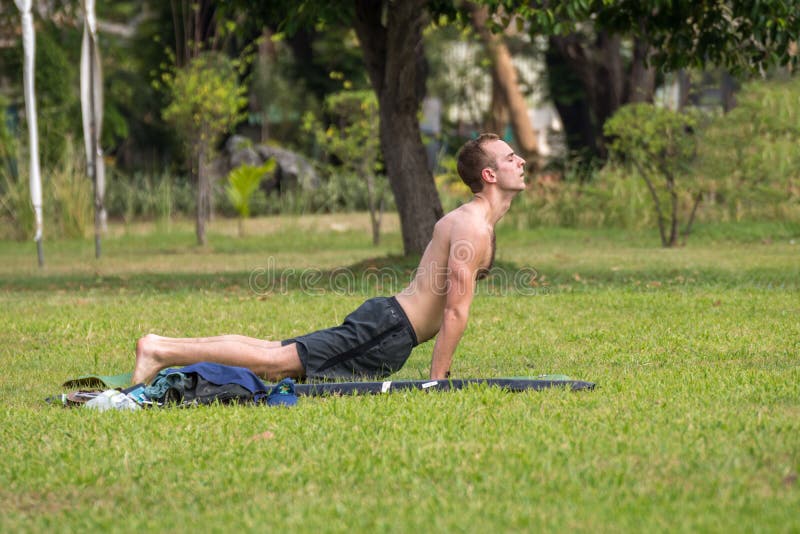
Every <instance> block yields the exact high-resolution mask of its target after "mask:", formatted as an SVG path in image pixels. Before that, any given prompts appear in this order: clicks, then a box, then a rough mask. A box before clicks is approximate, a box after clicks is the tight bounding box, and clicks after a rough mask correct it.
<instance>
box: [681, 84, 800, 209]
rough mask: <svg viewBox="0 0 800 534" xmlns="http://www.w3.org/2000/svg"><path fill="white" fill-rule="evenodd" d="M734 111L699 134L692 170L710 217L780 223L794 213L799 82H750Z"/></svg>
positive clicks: (798, 200)
mask: <svg viewBox="0 0 800 534" xmlns="http://www.w3.org/2000/svg"><path fill="white" fill-rule="evenodd" d="M737 100H738V103H737V107H736V108H734V109H733V110H732V111H731V112H729V113H727V114H725V115H719V116H716V117H713V118H712V119H711V120H709V121H708V123H707V124H706V125H705V126H704V127H703V128H702V129H701V130H700V133H699V142H698V157H697V161H696V163H695V165H694V166H693V171H694V173H695V176H696V179H697V180H698V181H700V182H701V183H702V184H704V187H705V190H706V192H707V193H706V194H707V195H708V196H709V200H711V201H712V202H711V203H710V204H717V205H718V206H719V207H721V208H722V210H721V211H720V212H719V213H717V214H716V216H718V217H720V218H723V219H729V220H736V221H738V220H742V219H745V218H750V219H754V218H758V219H765V218H766V219H775V218H777V219H782V218H786V217H797V213H798V212H800V151H799V150H797V140H798V139H800V78H798V77H795V78H793V79H789V80H788V81H770V82H754V83H750V84H748V85H746V86H745V87H744V89H743V90H742V91H741V92H740V93H739V94H738V96H737Z"/></svg>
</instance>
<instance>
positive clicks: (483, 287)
mask: <svg viewBox="0 0 800 534" xmlns="http://www.w3.org/2000/svg"><path fill="white" fill-rule="evenodd" d="M418 261H419V258H418V257H413V256H409V257H405V256H385V257H376V258H369V259H366V260H362V261H359V262H357V263H355V264H352V265H348V266H343V267H338V268H335V269H324V270H323V269H310V268H305V269H293V268H282V269H270V268H257V269H252V270H250V271H233V272H219V273H185V272H179V273H176V272H162V273H140V274H122V275H113V274H111V275H92V274H59V275H44V276H43V275H39V274H37V275H18V276H11V277H7V278H6V279H4V280H0V291H6V292H10V291H16V292H19V291H32V292H36V291H40V292H42V291H86V290H94V291H108V292H119V291H132V292H141V293H147V292H160V293H168V292H184V291H238V292H249V293H253V294H256V295H270V294H282V293H286V292H290V291H301V292H306V293H308V294H315V295H319V294H325V293H333V294H342V295H346V294H382V295H388V294H393V293H396V292H398V291H400V290H402V289H403V288H404V287H406V285H407V284H408V283H409V282H410V281H411V279H412V277H413V275H414V272H415V269H416V267H417V264H418ZM573 271H574V270H573V269H571V268H570V269H560V268H558V267H555V266H552V265H550V266H547V267H545V268H543V269H536V268H530V267H520V266H518V265H516V264H515V263H512V262H504V261H498V262H497V263H496V264H495V266H494V267H493V268H492V270H491V272H490V275H489V277H488V278H487V279H486V280H484V281H481V282H479V283H478V289H477V291H478V293H479V294H489V295H509V294H517V295H533V294H541V293H548V292H560V291H576V290H582V289H586V290H589V289H598V288H606V287H615V288H630V289H634V290H635V289H654V288H658V287H661V286H703V285H710V286H719V287H752V288H760V289H791V290H793V289H798V288H800V268H798V269H789V270H787V269H781V268H777V267H759V268H752V269H745V270H734V271H731V270H725V269H714V268H702V269H678V268H656V269H654V268H652V267H651V268H648V269H640V270H635V269H622V270H620V269H616V270H614V269H609V268H607V267H598V268H595V269H586V268H583V269H582V270H581V272H580V274H577V273H575V272H573Z"/></svg>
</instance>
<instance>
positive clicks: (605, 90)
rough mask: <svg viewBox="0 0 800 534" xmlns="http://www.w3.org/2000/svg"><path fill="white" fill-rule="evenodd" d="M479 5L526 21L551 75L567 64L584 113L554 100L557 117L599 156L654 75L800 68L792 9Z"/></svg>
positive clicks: (797, 23) (742, 0)
mask: <svg viewBox="0 0 800 534" xmlns="http://www.w3.org/2000/svg"><path fill="white" fill-rule="evenodd" d="M484 1H485V3H486V4H488V5H489V6H490V8H491V9H493V10H497V11H499V13H500V14H501V15H503V14H505V15H504V16H505V17H506V20H507V19H508V18H510V14H514V15H516V16H519V17H521V18H524V19H526V20H527V21H528V23H529V31H530V32H531V33H532V35H535V36H547V37H549V38H550V43H551V56H550V61H548V66H549V67H550V70H551V71H552V66H553V65H554V64H559V63H562V62H565V63H566V64H567V65H568V66H569V68H570V70H571V71H572V74H573V79H574V80H577V81H578V82H579V83H580V86H581V88H582V92H583V94H584V96H585V98H586V101H587V105H588V109H581V107H580V106H579V105H576V101H575V100H574V99H573V100H570V101H569V103H568V105H565V104H564V103H563V101H562V102H561V103H559V99H558V97H557V96H556V99H555V100H556V103H557V104H559V111H560V112H562V113H563V114H564V116H565V117H566V118H567V119H568V120H565V126H566V128H567V130H568V135H569V134H570V133H571V134H572V138H573V143H574V142H575V141H581V142H590V143H592V146H591V148H592V149H593V151H595V152H597V153H600V154H602V153H603V150H604V149H603V139H602V137H601V135H602V134H601V132H602V124H603V123H604V122H605V120H606V119H607V118H608V117H610V116H611V115H612V114H613V113H614V111H615V110H616V109H617V108H618V107H619V106H621V105H623V104H625V103H629V102H641V101H647V100H649V99H650V98H651V95H652V85H653V74H654V71H652V69H658V70H660V71H662V72H669V71H672V72H674V71H678V70H680V69H683V68H689V67H700V68H703V67H705V66H707V65H716V66H719V67H722V68H724V69H726V70H728V71H729V72H731V73H733V74H740V75H743V74H749V73H764V72H765V71H766V70H767V69H768V68H769V67H770V66H772V65H794V66H797V64H798V62H800V58H798V56H797V55H792V53H791V49H790V48H791V47H790V44H791V43H793V42H796V41H797V40H798V37H800V11H798V9H797V6H796V2H782V1H767V2H755V3H754V2H752V0H678V1H675V0H645V1H639V0H563V1H559V2H536V3H531V2H528V1H526V0H484ZM504 22H505V21H504ZM622 43H625V44H626V47H629V49H630V50H631V52H632V54H631V59H630V60H629V61H624V60H623V55H624V54H622V52H623V51H622V50H621V49H620V46H621V44H622ZM568 106H571V107H568ZM587 111H588V113H587ZM569 119H572V120H569ZM587 120H589V121H592V122H591V123H589V124H587V123H586V121H587ZM587 128H588V131H587ZM570 130H571V131H570ZM573 146H574V144H573Z"/></svg>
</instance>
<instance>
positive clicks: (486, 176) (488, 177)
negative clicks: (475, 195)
mask: <svg viewBox="0 0 800 534" xmlns="http://www.w3.org/2000/svg"><path fill="white" fill-rule="evenodd" d="M481 178H483V181H484V182H487V183H490V184H493V183H495V182H496V181H497V175H496V174H495V173H494V170H492V169H491V168H489V167H484V168H483V170H482V171H481Z"/></svg>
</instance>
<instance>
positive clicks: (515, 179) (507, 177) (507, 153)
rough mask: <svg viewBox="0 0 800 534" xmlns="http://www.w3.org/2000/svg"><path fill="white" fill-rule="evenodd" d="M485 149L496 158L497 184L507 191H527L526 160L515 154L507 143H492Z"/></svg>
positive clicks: (486, 145)
mask: <svg viewBox="0 0 800 534" xmlns="http://www.w3.org/2000/svg"><path fill="white" fill-rule="evenodd" d="M483 149H484V150H485V151H486V152H487V153H489V154H490V155H492V156H493V157H494V160H495V161H496V162H497V170H494V169H493V172H494V175H495V178H496V183H497V185H498V187H500V189H503V190H507V191H524V190H525V187H526V185H525V160H524V159H522V158H521V157H519V156H518V155H516V154H515V153H514V150H513V149H512V148H511V147H510V146H508V143H506V142H505V141H500V140H499V139H498V140H496V141H490V142H488V143H486V144H485V145H483Z"/></svg>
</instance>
